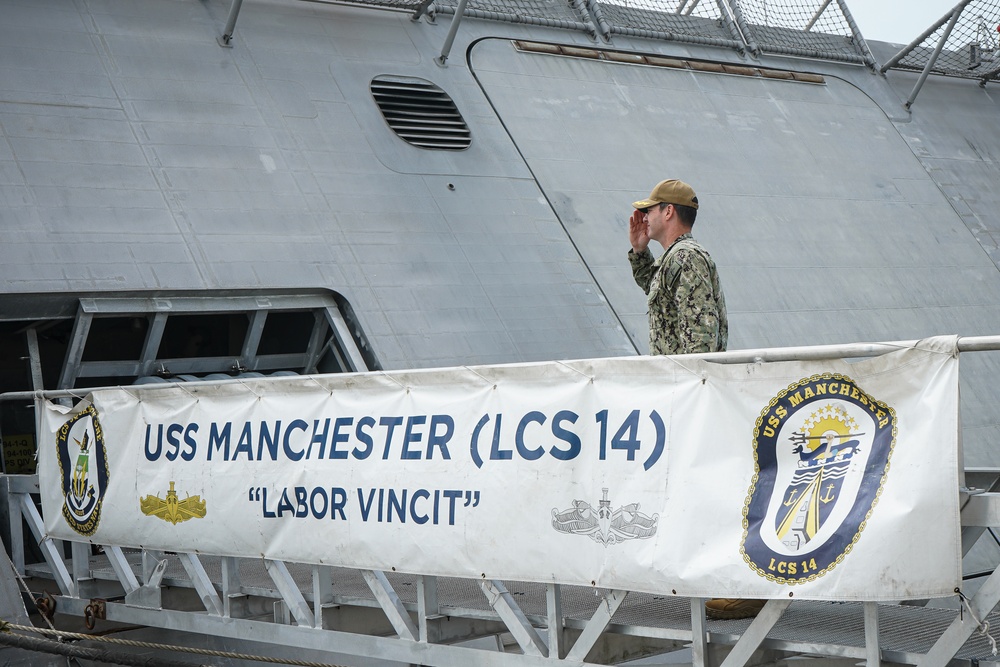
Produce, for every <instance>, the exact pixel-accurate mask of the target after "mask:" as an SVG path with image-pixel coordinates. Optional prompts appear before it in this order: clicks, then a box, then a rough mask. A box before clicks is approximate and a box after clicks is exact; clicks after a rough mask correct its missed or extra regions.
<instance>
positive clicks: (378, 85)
mask: <svg viewBox="0 0 1000 667" xmlns="http://www.w3.org/2000/svg"><path fill="white" fill-rule="evenodd" d="M371 90H372V97H374V98H375V103H376V104H377V105H378V108H379V110H380V111H381V112H382V115H383V116H384V117H385V122H387V123H389V127H391V128H392V130H393V132H395V133H396V134H398V135H399V137H400V138H401V139H403V141H406V142H408V143H411V144H413V145H414V146H419V147H421V148H430V149H437V150H448V151H460V150H463V149H465V148H468V147H469V144H471V143H472V134H471V133H470V132H469V126H468V125H466V124H465V120H464V119H463V118H462V114H460V113H459V112H458V107H456V106H455V103H454V102H453V101H452V99H451V98H450V97H448V93H446V92H444V91H443V90H441V89H440V88H438V87H437V86H435V85H434V84H433V83H431V82H430V81H425V80H424V79H414V78H404V77H388V76H380V77H376V78H374V79H372V84H371Z"/></svg>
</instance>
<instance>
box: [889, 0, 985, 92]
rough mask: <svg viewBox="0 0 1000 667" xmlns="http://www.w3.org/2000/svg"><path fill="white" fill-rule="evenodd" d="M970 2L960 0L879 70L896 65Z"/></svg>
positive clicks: (970, 0) (969, 0)
mask: <svg viewBox="0 0 1000 667" xmlns="http://www.w3.org/2000/svg"><path fill="white" fill-rule="evenodd" d="M970 2H972V0H962V2H960V3H958V4H957V5H955V7H954V8H952V9H951V10H950V11H949V12H948V13H947V14H945V15H944V16H942V17H941V18H939V19H938V20H937V21H935V22H934V24H933V25H931V27H929V28H927V30H924V31H923V32H922V33H920V36H919V37H917V38H916V39H914V40H913V41H912V42H910V43H909V44H907V45H906V46H904V47H903V48H902V49H900V51H899V53H897V54H896V55H894V56H893V57H892V58H890V59H889V61H888V62H887V63H886V64H884V65H882V67H881V68H880V69H879V72H881V73H882V74H885V73H886V72H888V71H889V70H890V69H892V68H893V67H895V66H896V65H898V64H899V61H901V60H902V59H903V58H905V57H906V56H908V55H909V54H910V52H911V51H913V49H915V48H917V47H918V46H920V45H921V44H923V42H924V40H925V39H927V38H928V37H930V36H931V35H933V34H934V32H935V31H936V30H937V29H938V28H940V27H941V26H943V25H944V24H945V23H947V22H948V20H949V19H950V18H952V17H953V16H954V14H956V13H958V14H961V13H962V11H963V10H964V9H965V6H966V5H968V4H969V3H970Z"/></svg>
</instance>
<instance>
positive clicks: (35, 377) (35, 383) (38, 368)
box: [24, 327, 45, 391]
mask: <svg viewBox="0 0 1000 667" xmlns="http://www.w3.org/2000/svg"><path fill="white" fill-rule="evenodd" d="M24 334H25V336H26V337H27V339H28V363H29V364H30V366H31V388H32V389H34V390H35V391H41V390H43V389H45V382H44V380H43V379H42V355H41V353H40V352H39V350H38V331H37V330H36V329H35V327H29V328H28V330H27V331H25V332H24Z"/></svg>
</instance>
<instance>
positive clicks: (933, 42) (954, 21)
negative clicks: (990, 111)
mask: <svg viewBox="0 0 1000 667" xmlns="http://www.w3.org/2000/svg"><path fill="white" fill-rule="evenodd" d="M892 68H895V69H910V70H920V71H923V70H925V69H926V70H927V71H928V72H931V73H935V74H944V75H946V76H957V77H963V78H968V79H979V80H980V81H981V82H983V83H985V82H987V81H991V80H996V79H997V77H998V75H1000V0H965V1H964V2H960V3H959V4H957V5H956V6H955V7H954V8H952V9H951V10H950V11H949V12H948V13H947V14H945V15H944V16H942V17H941V18H940V19H939V20H938V21H936V22H935V23H934V24H933V25H931V26H930V27H929V28H928V29H927V30H926V31H924V32H923V34H921V35H920V36H919V37H917V38H916V39H915V40H914V41H913V42H911V43H910V44H909V45H907V46H906V47H905V48H904V49H903V50H902V51H900V52H899V53H898V54H896V55H895V56H894V57H893V58H892V59H891V60H889V62H887V63H886V64H885V66H884V67H883V68H882V71H883V72H885V71H887V70H889V69H892Z"/></svg>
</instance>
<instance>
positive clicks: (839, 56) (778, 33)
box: [729, 0, 875, 67]
mask: <svg viewBox="0 0 1000 667" xmlns="http://www.w3.org/2000/svg"><path fill="white" fill-rule="evenodd" d="M729 2H730V4H731V5H732V6H733V10H734V14H735V15H736V16H737V20H738V21H739V22H740V27H741V28H742V29H743V30H744V33H745V37H746V40H747V44H748V45H750V47H751V49H752V50H754V51H758V50H759V51H761V52H765V53H773V54H780V55H790V56H802V57H807V58H822V59H828V60H838V61H843V62H856V63H864V64H866V65H868V66H869V67H874V65H875V60H874V58H873V57H872V55H871V51H869V49H868V45H867V43H866V42H865V40H864V37H862V36H861V32H860V30H858V26H857V24H856V23H855V22H854V18H853V17H852V16H851V13H850V10H849V9H848V7H847V4H846V2H844V0H729Z"/></svg>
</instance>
